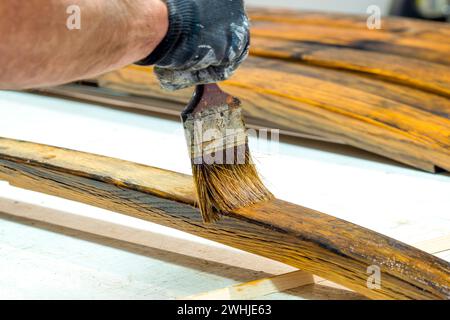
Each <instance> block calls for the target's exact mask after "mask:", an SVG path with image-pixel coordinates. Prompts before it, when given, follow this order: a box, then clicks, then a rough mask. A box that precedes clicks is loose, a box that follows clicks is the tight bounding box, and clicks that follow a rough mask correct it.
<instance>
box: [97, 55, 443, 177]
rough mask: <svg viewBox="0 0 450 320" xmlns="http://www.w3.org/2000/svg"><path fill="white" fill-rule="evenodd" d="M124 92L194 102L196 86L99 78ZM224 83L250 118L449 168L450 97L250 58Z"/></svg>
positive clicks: (123, 73)
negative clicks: (170, 88) (173, 87)
mask: <svg viewBox="0 0 450 320" xmlns="http://www.w3.org/2000/svg"><path fill="white" fill-rule="evenodd" d="M99 84H100V86H103V87H108V88H112V89H115V90H118V91H122V92H124V91H125V92H131V93H134V94H139V95H150V96H152V97H159V98H164V99H173V100H176V101H188V99H189V97H190V95H191V90H187V91H180V92H176V93H168V92H164V91H162V90H160V89H159V85H158V83H157V81H156V79H155V78H154V76H153V75H152V74H151V72H150V70H149V69H148V68H142V67H135V66H132V67H129V68H126V69H123V70H120V71H116V72H113V73H110V74H107V75H104V76H102V77H100V78H99ZM222 86H223V88H224V89H225V90H226V91H228V92H229V93H230V94H232V95H234V96H238V97H240V98H241V99H242V100H243V106H244V110H245V113H246V116H247V117H252V118H253V119H266V121H268V122H270V123H272V125H270V127H271V128H280V127H283V128H287V129H289V130H291V131H296V130H300V131H302V132H307V133H310V134H312V135H316V136H320V137H323V138H326V139H329V140H332V141H333V140H338V141H342V142H344V143H347V144H349V145H352V146H355V147H358V148H362V149H365V150H368V151H371V152H374V153H377V154H380V155H383V156H387V157H389V158H392V159H395V160H397V161H400V162H403V163H406V164H409V165H412V166H415V167H418V168H421V169H424V170H427V171H434V168H435V166H438V167H441V168H444V169H446V170H449V171H450V139H449V136H450V120H449V119H450V117H449V115H450V100H449V99H447V98H444V97H441V96H438V95H434V94H431V93H426V92H423V91H420V90H417V89H414V88H409V87H405V86H401V85H397V84H391V83H386V82H383V81H381V80H377V79H369V78H367V77H364V76H361V75H356V74H351V73H347V72H341V71H336V70H327V69H323V68H317V67H311V66H305V65H299V64H294V63H288V62H284V61H277V60H268V59H261V58H256V57H250V58H249V59H248V60H247V61H246V62H245V63H244V65H243V66H242V67H241V68H240V70H239V71H238V72H237V73H236V75H235V76H234V77H233V78H231V79H230V80H229V81H226V82H224V83H223V84H222Z"/></svg>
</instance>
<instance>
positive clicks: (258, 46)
mask: <svg viewBox="0 0 450 320" xmlns="http://www.w3.org/2000/svg"><path fill="white" fill-rule="evenodd" d="M251 54H252V55H254V56H260V57H266V58H279V59H284V60H289V61H293V62H301V63H307V64H312V65H317V66H324V67H329V68H336V69H343V70H350V71H358V72H362V73H365V74H370V75H373V76H376V77H380V78H383V79H386V80H389V81H393V82H398V83H401V84H404V85H407V86H410V87H416V88H418V89H421V90H424V91H429V92H432V93H436V94H439V95H442V96H444V97H447V98H450V66H444V65H441V64H437V63H432V62H428V61H422V60H418V59H413V58H406V57H401V56H397V55H392V54H385V53H379V52H370V51H363V50H355V49H345V48H336V47H330V46H326V45H314V44H307V43H301V42H294V41H286V40H279V39H267V38H259V37H255V38H253V39H252V47H251Z"/></svg>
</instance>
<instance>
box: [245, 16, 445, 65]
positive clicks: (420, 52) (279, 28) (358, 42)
mask: <svg viewBox="0 0 450 320" xmlns="http://www.w3.org/2000/svg"><path fill="white" fill-rule="evenodd" d="M251 34H252V37H254V38H256V37H266V38H270V39H282V40H290V41H297V42H305V43H310V44H324V45H329V46H338V47H341V48H351V49H360V50H367V51H377V52H382V53H389V54H395V55H399V56H404V57H410V58H415V59H420V60H426V61H430V62H435V63H441V64H445V65H450V56H449V54H448V53H449V52H450V43H449V42H448V41H443V42H438V41H432V40H428V39H420V38H418V37H417V36H415V35H413V36H405V35H396V34H392V33H386V32H379V31H378V30H367V28H365V29H347V28H333V27H327V26H316V25H302V26H301V27H293V26H292V24H289V23H273V22H265V21H255V22H254V23H253V24H252V29H251Z"/></svg>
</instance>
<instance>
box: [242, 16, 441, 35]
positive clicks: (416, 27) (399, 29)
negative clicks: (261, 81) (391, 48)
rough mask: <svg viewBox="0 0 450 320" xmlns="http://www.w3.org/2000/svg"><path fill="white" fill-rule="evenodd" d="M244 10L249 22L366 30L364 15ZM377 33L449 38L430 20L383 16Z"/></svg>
mask: <svg viewBox="0 0 450 320" xmlns="http://www.w3.org/2000/svg"><path fill="white" fill-rule="evenodd" d="M248 11H249V14H250V17H251V19H252V21H265V22H274V23H280V22H281V23H289V24H292V25H296V26H299V27H300V26H302V25H312V26H324V27H329V28H343V29H359V30H367V29H368V28H367V18H368V15H355V14H342V13H324V12H311V11H298V10H292V9H276V8H270V9H266V8H249V10H248ZM377 32H384V33H391V34H395V35H402V36H405V35H407V36H415V37H417V38H421V39H427V40H430V41H436V42H441V41H444V42H445V41H447V40H448V37H449V36H450V26H448V25H445V24H442V23H439V22H433V21H425V20H417V19H409V18H403V17H383V19H382V21H381V30H377Z"/></svg>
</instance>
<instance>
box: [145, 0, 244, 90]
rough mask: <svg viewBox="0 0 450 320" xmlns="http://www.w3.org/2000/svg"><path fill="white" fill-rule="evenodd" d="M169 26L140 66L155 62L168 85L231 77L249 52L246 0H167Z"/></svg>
mask: <svg viewBox="0 0 450 320" xmlns="http://www.w3.org/2000/svg"><path fill="white" fill-rule="evenodd" d="M166 3H167V7H168V9H169V31H168V33H167V35H166V37H165V38H164V40H163V41H162V42H161V43H160V44H159V46H158V47H157V48H156V49H155V50H154V51H153V53H152V54H151V55H150V56H149V57H147V58H146V59H144V60H142V61H139V62H138V63H137V64H139V65H153V64H154V65H155V68H154V70H155V73H156V75H157V77H158V79H159V81H160V83H161V86H162V87H163V88H166V89H169V90H177V89H182V88H186V87H189V86H193V85H197V84H206V83H212V82H219V81H223V80H226V79H228V78H229V77H230V76H231V75H232V74H233V72H234V71H235V70H236V69H237V68H238V67H239V65H240V64H241V63H242V62H243V60H244V59H245V58H246V57H247V55H248V49H249V40H250V35H249V22H248V18H247V15H246V13H245V9H244V3H243V0H166Z"/></svg>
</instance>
